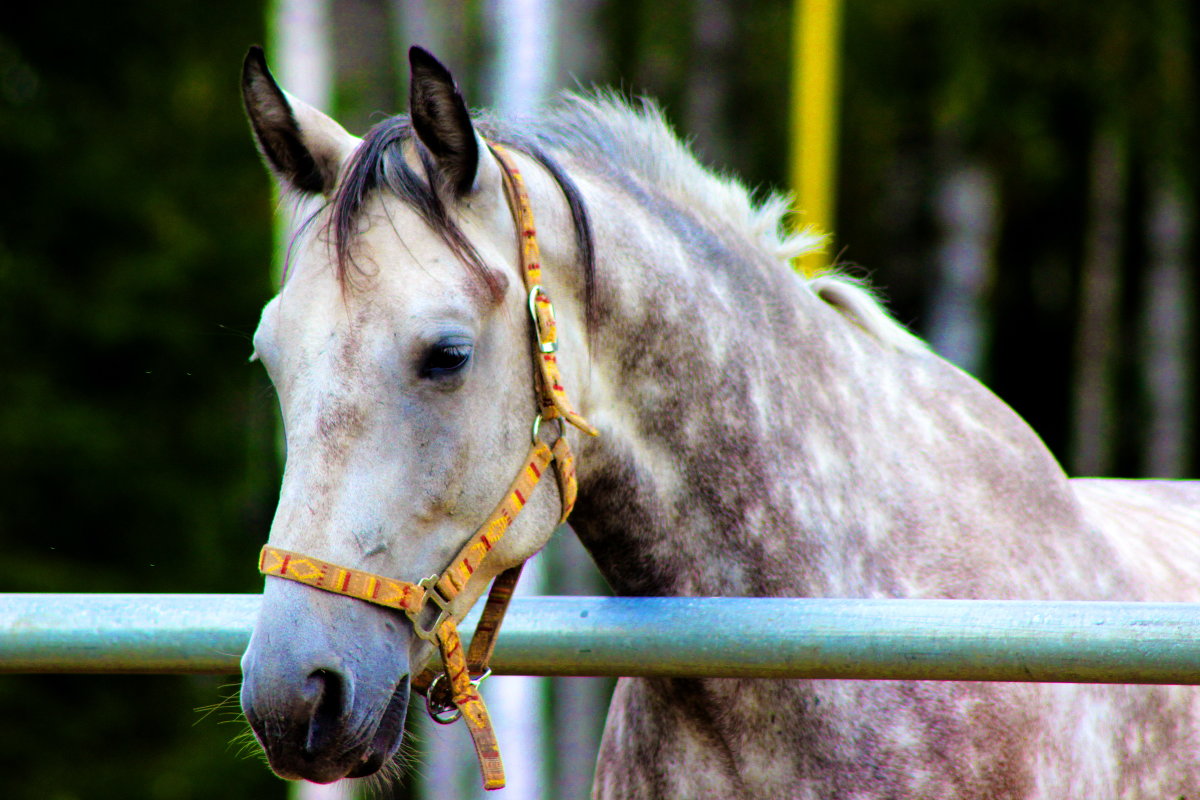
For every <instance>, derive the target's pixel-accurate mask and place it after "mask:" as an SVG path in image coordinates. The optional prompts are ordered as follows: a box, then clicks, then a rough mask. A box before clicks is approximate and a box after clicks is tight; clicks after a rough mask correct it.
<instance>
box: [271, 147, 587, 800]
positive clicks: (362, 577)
mask: <svg viewBox="0 0 1200 800" xmlns="http://www.w3.org/2000/svg"><path fill="white" fill-rule="evenodd" d="M489 148H490V149H491V151H492V153H493V154H494V155H495V156H496V158H497V160H498V161H499V162H500V166H501V167H502V170H501V171H502V173H503V175H504V188H505V194H506V196H507V198H508V204H509V208H510V209H511V211H512V214H513V220H514V221H515V223H516V228H517V236H518V239H519V242H520V250H521V274H522V275H523V276H524V279H525V289H526V291H527V293H528V305H529V314H530V317H531V318H532V319H533V331H534V345H535V347H534V351H535V352H534V362H535V363H536V364H537V365H538V369H537V373H536V374H537V377H536V379H535V384H536V389H537V396H538V409H537V414H536V416H535V417H534V420H533V430H532V432H531V436H532V440H533V442H532V445H531V447H530V450H529V454H528V455H527V456H526V459H525V465H524V466H523V467H522V468H521V471H520V472H519V473H518V474H517V477H516V478H515V479H514V480H513V482H512V485H511V486H509V488H508V492H507V493H506V494H505V496H504V499H503V500H501V501H500V504H499V505H498V506H496V509H495V510H494V511H493V512H492V513H491V515H490V516H489V517H488V518H487V520H486V521H485V522H484V523H483V525H481V526H480V527H479V529H478V530H477V531H476V532H475V534H474V535H473V536H472V537H471V538H470V539H469V540H468V541H467V543H466V544H465V545H464V546H463V547H462V549H461V550H459V551H458V554H457V555H456V556H455V557H454V558H453V559H452V560H451V561H450V565H449V566H448V567H446V569H445V570H443V571H442V572H441V574H437V575H430V576H429V577H428V578H425V579H424V580H422V581H419V582H418V583H407V582H405V581H397V580H393V579H391V578H387V577H384V576H382V575H375V574H373V573H370V572H364V571H363V570H358V569H352V568H350V567H343V566H340V565H338V564H332V563H330V562H328V561H323V560H321V559H318V558H313V557H312V556H306V555H302V554H300V553H294V552H291V551H288V550H281V549H279V548H277V547H272V546H270V545H266V546H265V547H263V549H262V552H261V553H260V554H259V559H258V570H259V572H261V573H263V574H264V575H272V576H274V577H277V578H286V579H287V580H292V581H297V582H299V583H303V584H306V585H308V586H312V587H315V588H317V589H322V590H324V591H327V592H333V593H335V594H341V595H346V596H347V597H355V598H357V599H359V600H364V601H366V602H368V603H374V604H376V605H381V606H386V607H387V608H394V609H397V610H399V611H403V612H404V613H405V614H406V615H407V616H408V618H409V620H411V621H412V626H413V631H414V632H415V633H416V635H417V636H419V637H420V638H422V639H424V640H426V641H428V642H431V643H433V644H436V645H437V647H438V650H439V652H440V653H441V657H442V670H441V672H438V671H436V670H434V669H432V668H428V667H427V668H426V669H425V671H424V672H422V673H421V674H420V675H418V676H417V677H416V678H414V679H413V681H412V686H413V689H414V690H416V691H417V692H419V693H421V694H423V695H425V702H426V707H427V709H428V711H429V714H430V716H431V717H433V718H434V720H435V721H437V722H440V723H443V724H449V723H451V722H454V721H455V720H457V719H458V718H459V717H462V718H463V719H464V720H466V722H467V730H468V731H469V732H470V734H471V741H472V742H473V743H474V745H475V754H476V756H477V757H478V758H479V768H480V771H481V772H482V773H483V788H485V789H499V788H501V787H503V786H504V764H503V763H502V762H501V760H500V749H499V745H498V744H497V742H496V733H495V731H494V730H493V729H492V722H491V717H490V716H489V715H488V711H487V707H486V706H485V705H484V702H483V697H482V696H480V694H479V684H480V682H481V681H483V679H484V678H486V677H487V676H488V675H489V674H490V672H491V670H489V669H488V666H487V664H488V661H489V660H490V659H491V655H492V650H493V649H494V648H495V640H496V633H497V632H498V631H499V628H500V623H501V621H503V619H504V612H505V611H506V610H507V608H508V601H509V599H510V598H511V597H512V592H513V588H514V587H515V586H516V583H517V579H518V578H519V577H520V576H521V567H522V566H524V565H523V564H518V565H517V566H515V567H512V568H510V569H507V570H505V571H504V572H502V573H500V575H499V576H497V577H496V580H495V581H493V582H492V588H491V591H490V592H489V593H488V599H487V604H486V605H485V606H484V609H483V614H482V616H481V617H480V620H479V624H478V625H477V626H476V628H475V635H474V637H473V638H472V640H471V646H470V649H469V650H468V651H467V652H466V654H464V653H463V647H462V642H461V640H460V639H459V635H458V622H459V619H458V618H456V616H455V615H454V614H453V613H452V612H451V610H450V608H451V605H452V604H453V602H454V599H455V598H456V597H457V596H458V595H459V593H460V592H462V590H463V588H464V587H465V586H466V585H467V581H468V580H470V578H471V575H472V574H473V573H474V572H475V570H476V569H478V568H479V565H480V564H482V563H483V561H484V560H485V559H486V558H487V555H488V553H490V552H491V551H492V548H493V547H494V546H495V544H496V542H498V541H499V540H500V539H501V537H503V536H504V533H505V532H506V531H507V530H508V527H509V526H510V525H511V524H512V521H513V520H514V519H515V518H516V516H517V514H519V513H520V511H521V509H522V508H523V507H524V505H525V502H526V500H527V499H528V498H529V495H530V493H531V492H532V491H533V489H534V487H535V486H537V484H538V481H540V480H541V479H542V476H543V475H544V474H545V472H546V469H547V468H548V467H549V466H550V465H551V464H553V465H554V467H555V472H556V473H557V476H558V487H559V496H560V498H561V499H562V518H561V519H560V520H559V524H562V523H563V522H565V521H566V519H567V517H568V515H570V513H571V509H572V508H573V507H574V505H575V496H576V493H577V485H576V481H575V461H574V458H573V456H572V454H571V448H570V446H569V445H568V444H567V438H566V435H565V434H566V423H568V422H569V423H571V424H572V425H574V426H575V427H577V428H579V430H581V431H583V432H584V433H587V434H589V435H591V436H596V435H598V434H599V431H597V430H596V429H595V428H593V427H592V426H591V425H589V424H588V423H587V421H586V420H584V419H583V418H582V417H581V416H579V415H578V414H577V413H576V412H575V411H574V409H573V408H572V407H571V403H570V401H569V400H568V399H567V394H566V391H565V390H564V389H563V386H562V375H561V373H560V372H559V369H558V358H557V356H556V353H557V351H558V331H557V326H556V324H555V321H554V307H553V306H552V305H551V303H550V297H549V295H548V294H546V290H545V289H543V288H542V285H541V278H542V268H541V256H540V253H539V250H538V243H537V233H536V229H535V227H534V222H533V208H532V206H530V203H529V194H528V192H527V191H526V189H525V179H524V178H523V177H522V176H521V172H520V170H518V169H517V166H516V164H515V163H514V162H513V160H512V156H510V155H509V154H508V153H507V152H506V151H505V150H503V149H501V148H500V147H499V146H498V145H489ZM551 419H558V420H559V423H560V424H559V436H558V438H557V439H556V440H555V442H554V444H553V445H552V446H547V445H546V444H545V443H544V442H543V441H542V440H541V439H540V438H539V432H540V428H541V424H542V422H543V421H545V420H551ZM472 676H474V677H472ZM443 679H445V680H443Z"/></svg>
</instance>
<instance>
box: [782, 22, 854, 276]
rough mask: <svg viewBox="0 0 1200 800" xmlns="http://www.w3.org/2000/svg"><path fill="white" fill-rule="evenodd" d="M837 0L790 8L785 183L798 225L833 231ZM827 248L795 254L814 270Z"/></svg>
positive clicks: (801, 264) (825, 263)
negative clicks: (787, 174)
mask: <svg viewBox="0 0 1200 800" xmlns="http://www.w3.org/2000/svg"><path fill="white" fill-rule="evenodd" d="M840 32H841V0H796V5H795V11H794V13H793V29H792V47H793V51H794V57H793V59H792V63H793V72H792V116H791V137H790V149H791V154H790V164H791V176H790V178H791V185H792V192H793V193H794V195H795V199H796V200H795V201H796V207H795V211H796V212H797V225H798V227H804V228H814V229H816V230H817V231H819V232H822V233H828V232H831V231H832V230H833V223H834V219H833V216H834V202H835V188H836V181H835V177H834V168H835V165H836V163H837V108H838V67H839V59H838V52H839V47H838V45H839V41H840ZM828 264H829V255H828V254H827V253H814V254H812V255H809V256H805V257H803V258H801V259H800V262H799V263H798V264H797V265H796V266H797V268H798V269H799V270H800V271H801V272H802V273H804V274H806V275H811V274H814V273H815V272H819V271H821V270H822V269H824V268H825V267H826V266H828Z"/></svg>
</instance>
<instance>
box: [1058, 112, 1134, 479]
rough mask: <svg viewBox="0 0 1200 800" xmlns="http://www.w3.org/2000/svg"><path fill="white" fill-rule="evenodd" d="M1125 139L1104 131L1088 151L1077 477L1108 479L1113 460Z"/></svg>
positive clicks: (1074, 451) (1074, 454)
mask: <svg viewBox="0 0 1200 800" xmlns="http://www.w3.org/2000/svg"><path fill="white" fill-rule="evenodd" d="M1126 149H1127V145H1126V141H1125V137H1124V136H1123V135H1121V134H1119V133H1117V132H1116V131H1115V130H1113V129H1111V128H1109V129H1106V130H1103V131H1101V132H1100V133H1099V134H1098V135H1097V137H1096V141H1095V144H1094V145H1093V148H1092V156H1091V168H1090V172H1091V188H1090V190H1089V193H1088V215H1087V231H1086V232H1085V237H1086V239H1085V242H1084V254H1083V265H1082V271H1081V275H1080V297H1079V318H1078V319H1079V321H1078V325H1077V327H1076V331H1075V337H1076V338H1075V389H1074V394H1075V397H1074V419H1073V421H1072V444H1071V465H1072V468H1073V470H1074V473H1075V474H1076V475H1107V474H1110V473H1111V472H1112V470H1113V467H1114V465H1115V460H1116V441H1115V435H1116V426H1115V425H1114V415H1113V406H1114V403H1113V394H1114V379H1115V373H1116V366H1117V357H1118V349H1117V342H1118V336H1119V333H1120V331H1119V326H1120V319H1119V315H1118V311H1119V303H1120V297H1121V271H1120V263H1121V248H1122V243H1123V240H1124V222H1123V215H1124V211H1125V160H1126Z"/></svg>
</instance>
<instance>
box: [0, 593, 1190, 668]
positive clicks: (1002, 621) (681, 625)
mask: <svg viewBox="0 0 1200 800" xmlns="http://www.w3.org/2000/svg"><path fill="white" fill-rule="evenodd" d="M258 602H259V598H258V596H257V595H152V594H123V595H117V594H96V595H89V594H0V672H8V673H14V672H81V673H100V672H132V673H137V672H141V673H150V672H154V673H234V672H237V671H238V659H239V658H240V656H241V653H242V651H243V650H244V649H245V646H246V642H247V640H248V639H249V635H250V628H251V626H252V624H253V621H254V616H255V613H256V611H257V609H258ZM474 623H475V616H474V615H472V616H470V617H468V618H467V621H466V622H465V623H464V626H463V627H464V628H465V629H470V628H472V627H473V626H474ZM492 663H493V668H494V670H495V672H496V673H497V674H509V675H518V674H520V675H643V676H667V677H683V676H695V677H758V678H874V679H896V678H904V679H933V680H988V681H1068V682H1082V683H1186V684H1200V604H1195V603H1077V602H1062V603H1060V602H1049V603H1046V602H1036V603H1035V602H1005V601H995V602H993V601H960V600H813V599H793V598H787V599H777V598H753V599H749V598H719V599H718V598H712V599H710V598H611V597H518V598H515V599H514V600H513V602H512V607H511V609H510V611H509V612H508V617H507V619H506V620H505V624H504V629H503V632H502V633H501V635H500V639H499V642H498V644H497V647H496V654H495V657H494V659H493V662H492Z"/></svg>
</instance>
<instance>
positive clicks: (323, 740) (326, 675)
mask: <svg viewBox="0 0 1200 800" xmlns="http://www.w3.org/2000/svg"><path fill="white" fill-rule="evenodd" d="M344 695H345V691H344V684H343V681H342V676H341V675H339V674H338V673H336V672H332V671H330V670H327V669H318V670H314V671H313V672H311V673H310V674H309V676H308V678H307V679H306V680H305V681H304V696H305V699H306V700H308V701H309V703H310V704H311V705H310V706H309V707H310V708H312V716H311V717H309V722H308V736H307V737H306V738H305V740H304V747H303V751H302V752H303V754H304V756H305V757H306V758H310V759H311V758H315V757H316V755H317V754H318V753H320V752H321V751H322V750H324V749H325V748H326V746H327V745H328V744H329V741H330V739H331V738H332V737H334V736H336V735H337V730H338V727H339V723H340V722H341V719H342V715H343V712H344V711H345V703H344Z"/></svg>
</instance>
